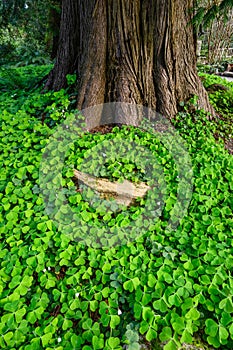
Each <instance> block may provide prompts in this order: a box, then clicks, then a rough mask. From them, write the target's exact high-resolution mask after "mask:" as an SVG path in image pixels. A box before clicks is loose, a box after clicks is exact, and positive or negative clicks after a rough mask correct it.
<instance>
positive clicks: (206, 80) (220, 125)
mask: <svg viewBox="0 0 233 350" xmlns="http://www.w3.org/2000/svg"><path fill="white" fill-rule="evenodd" d="M199 75H200V77H201V79H202V80H203V84H204V86H205V88H206V89H207V91H208V94H209V99H210V102H211V104H212V105H213V106H214V108H215V110H216V112H217V114H218V117H219V118H218V119H217V120H216V126H217V130H216V132H217V135H216V136H219V137H221V138H222V139H224V141H225V143H226V144H228V145H229V149H230V151H231V152H232V153H233V146H232V137H233V82H229V81H227V80H226V79H224V78H221V77H219V76H216V75H213V74H205V73H199ZM221 88H222V89H221ZM223 88H225V90H223Z"/></svg>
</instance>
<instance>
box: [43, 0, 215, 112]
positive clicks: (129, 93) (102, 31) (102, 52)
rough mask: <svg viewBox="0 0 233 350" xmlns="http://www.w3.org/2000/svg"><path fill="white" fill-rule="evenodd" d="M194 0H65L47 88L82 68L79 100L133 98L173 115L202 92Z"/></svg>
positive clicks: (202, 101) (202, 100) (204, 99)
mask: <svg viewBox="0 0 233 350" xmlns="http://www.w3.org/2000/svg"><path fill="white" fill-rule="evenodd" d="M192 5H193V0H108V1H107V0H63V4H62V18H61V31H60V40H59V48H58V56H57V60H56V64H55V67H54V69H53V71H52V72H51V74H50V76H49V80H48V83H47V87H49V88H52V89H54V90H59V89H60V88H62V87H64V86H65V84H66V80H65V76H66V74H68V73H72V72H74V71H76V73H77V77H78V86H77V91H78V101H77V107H78V108H79V109H84V108H87V107H90V106H94V105H97V104H102V103H104V102H130V103H134V104H140V105H143V106H148V107H152V108H154V109H155V110H156V111H157V112H160V113H161V114H163V115H165V116H166V117H167V118H171V117H173V116H174V115H175V114H176V113H177V111H178V109H179V104H180V102H185V101H187V100H188V99H189V98H190V97H192V96H193V95H198V96H199V106H200V107H201V108H204V109H206V110H207V111H210V112H212V113H213V109H212V107H211V105H210V104H209V101H208V96H207V93H206V91H205V89H204V87H203V86H202V83H201V81H200V79H199V77H198V75H197V70H196V52H195V40H194V32H193V28H192V26H191V25H190V19H191V17H190V16H191V11H190V9H191V7H192Z"/></svg>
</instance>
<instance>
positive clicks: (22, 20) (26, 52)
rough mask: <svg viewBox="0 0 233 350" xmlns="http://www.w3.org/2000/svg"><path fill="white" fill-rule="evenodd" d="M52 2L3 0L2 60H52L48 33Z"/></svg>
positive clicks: (22, 62) (0, 17) (0, 9)
mask: <svg viewBox="0 0 233 350" xmlns="http://www.w3.org/2000/svg"><path fill="white" fill-rule="evenodd" d="M50 6H51V4H50V1H45V0H36V1H35V0H32V1H28V2H26V1H24V0H8V1H2V2H1V3H0V64H8V63H9V62H10V63H11V64H12V63H14V64H16V63H17V64H18V65H19V66H27V65H29V64H48V63H49V53H48V47H46V42H45V36H46V30H47V27H48V14H49V8H50Z"/></svg>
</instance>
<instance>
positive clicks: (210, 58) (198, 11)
mask: <svg viewBox="0 0 233 350" xmlns="http://www.w3.org/2000/svg"><path fill="white" fill-rule="evenodd" d="M193 24H194V28H195V30H196V32H199V36H200V38H203V41H204V43H205V47H206V56H207V57H206V59H207V62H208V63H210V64H213V63H216V62H219V61H221V59H223V58H224V55H225V53H227V50H228V48H229V47H230V46H231V45H232V44H233V42H232V35H233V0H198V1H196V4H195V15H194V17H193Z"/></svg>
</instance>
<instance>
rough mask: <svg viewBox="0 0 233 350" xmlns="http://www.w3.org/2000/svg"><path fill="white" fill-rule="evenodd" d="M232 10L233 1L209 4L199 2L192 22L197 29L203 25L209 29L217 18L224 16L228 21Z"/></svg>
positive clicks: (223, 0) (227, 0)
mask: <svg viewBox="0 0 233 350" xmlns="http://www.w3.org/2000/svg"><path fill="white" fill-rule="evenodd" d="M232 8H233V0H222V1H220V2H216V1H209V2H208V3H207V4H205V3H204V4H203V2H199V4H198V3H197V6H196V8H195V14H194V16H193V20H192V22H193V24H194V26H195V27H197V28H198V27H199V26H200V25H201V24H202V25H203V26H204V27H208V26H209V25H210V23H211V22H212V21H214V19H215V18H216V17H217V16H222V15H223V16H224V17H225V19H227V15H228V12H229V10H230V9H232Z"/></svg>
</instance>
